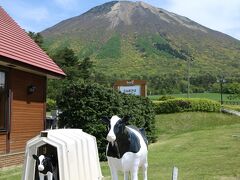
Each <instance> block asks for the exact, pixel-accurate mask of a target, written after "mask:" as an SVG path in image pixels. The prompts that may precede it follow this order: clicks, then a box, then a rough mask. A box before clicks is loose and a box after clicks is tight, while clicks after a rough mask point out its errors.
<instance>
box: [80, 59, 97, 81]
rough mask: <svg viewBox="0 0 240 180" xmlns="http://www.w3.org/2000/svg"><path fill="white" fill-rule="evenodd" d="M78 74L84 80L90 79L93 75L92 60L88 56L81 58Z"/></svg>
mask: <svg viewBox="0 0 240 180" xmlns="http://www.w3.org/2000/svg"><path fill="white" fill-rule="evenodd" d="M78 69H79V73H80V74H79V75H80V76H81V78H83V80H84V81H87V80H91V78H92V77H93V73H94V69H93V62H92V61H91V60H90V58H89V57H86V58H84V59H83V61H82V62H80V64H79V66H78Z"/></svg>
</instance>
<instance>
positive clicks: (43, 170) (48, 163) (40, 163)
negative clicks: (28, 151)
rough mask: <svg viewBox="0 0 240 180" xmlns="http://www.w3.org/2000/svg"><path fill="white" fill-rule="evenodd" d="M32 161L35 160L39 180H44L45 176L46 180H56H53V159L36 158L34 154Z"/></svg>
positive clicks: (45, 157)
mask: <svg viewBox="0 0 240 180" xmlns="http://www.w3.org/2000/svg"><path fill="white" fill-rule="evenodd" d="M33 159H35V160H36V162H37V167H38V172H39V179H40V180H44V177H45V176H47V179H48V180H56V178H53V174H54V170H55V168H54V165H53V164H54V162H53V158H51V157H47V156H44V155H40V156H37V155H35V154H34V155H33Z"/></svg>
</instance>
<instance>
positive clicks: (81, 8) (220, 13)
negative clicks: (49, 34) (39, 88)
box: [0, 0, 240, 40]
mask: <svg viewBox="0 0 240 180" xmlns="http://www.w3.org/2000/svg"><path fill="white" fill-rule="evenodd" d="M142 1H144V2H146V3H148V4H151V5H153V6H156V7H159V8H163V9H166V10H168V11H170V12H173V13H176V14H179V15H183V16H186V17H188V18H190V19H192V20H194V21H195V22H197V23H199V24H201V25H204V26H206V27H209V28H211V29H213V30H217V31H220V32H223V33H226V34H228V35H230V36H232V37H235V38H237V39H239V40H240V0H228V1H227V0H142ZM105 2H109V1H108V0H0V5H1V6H2V7H3V8H4V9H5V10H6V11H7V12H8V14H9V15H10V16H11V17H12V18H13V19H14V20H15V21H16V22H17V23H18V24H19V25H20V26H21V27H22V28H24V29H26V30H27V31H33V32H40V31H42V30H44V29H46V28H48V27H51V26H53V25H55V24H57V23H58V22H60V21H62V20H65V19H68V18H70V17H73V16H78V15H80V14H82V13H84V12H86V11H88V10H89V9H91V8H93V7H95V6H97V5H100V4H103V3H105Z"/></svg>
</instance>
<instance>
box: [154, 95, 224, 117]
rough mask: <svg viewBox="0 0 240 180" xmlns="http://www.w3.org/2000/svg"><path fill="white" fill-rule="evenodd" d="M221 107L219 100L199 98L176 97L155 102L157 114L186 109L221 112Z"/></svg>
mask: <svg viewBox="0 0 240 180" xmlns="http://www.w3.org/2000/svg"><path fill="white" fill-rule="evenodd" d="M220 108H221V105H220V103H219V102H217V101H212V100H208V99H198V98H194V99H185V98H181V99H180V98H176V99H169V100H166V101H158V102H155V112H156V113H157V114H161V113H176V112H184V111H202V112H219V111H220Z"/></svg>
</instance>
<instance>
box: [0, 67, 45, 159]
mask: <svg viewBox="0 0 240 180" xmlns="http://www.w3.org/2000/svg"><path fill="white" fill-rule="evenodd" d="M30 85H34V86H36V91H35V92H34V93H33V94H28V93H27V88H28V86H30ZM9 89H10V90H11V91H10V92H11V93H10V94H11V96H10V97H11V117H10V123H11V124H10V129H9V136H8V137H9V138H7V135H4V134H0V155H1V154H4V153H5V154H7V153H9V154H11V153H17V152H22V151H24V149H25V145H26V142H27V141H28V140H29V139H31V138H33V137H35V136H36V135H38V134H39V132H40V131H41V130H43V129H44V121H45V112H46V111H45V109H46V77H44V76H39V75H34V74H31V73H27V72H23V71H20V70H15V69H12V70H10V71H9ZM4 144H5V145H4ZM2 145H3V146H2ZM4 151H5V152H4Z"/></svg>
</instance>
